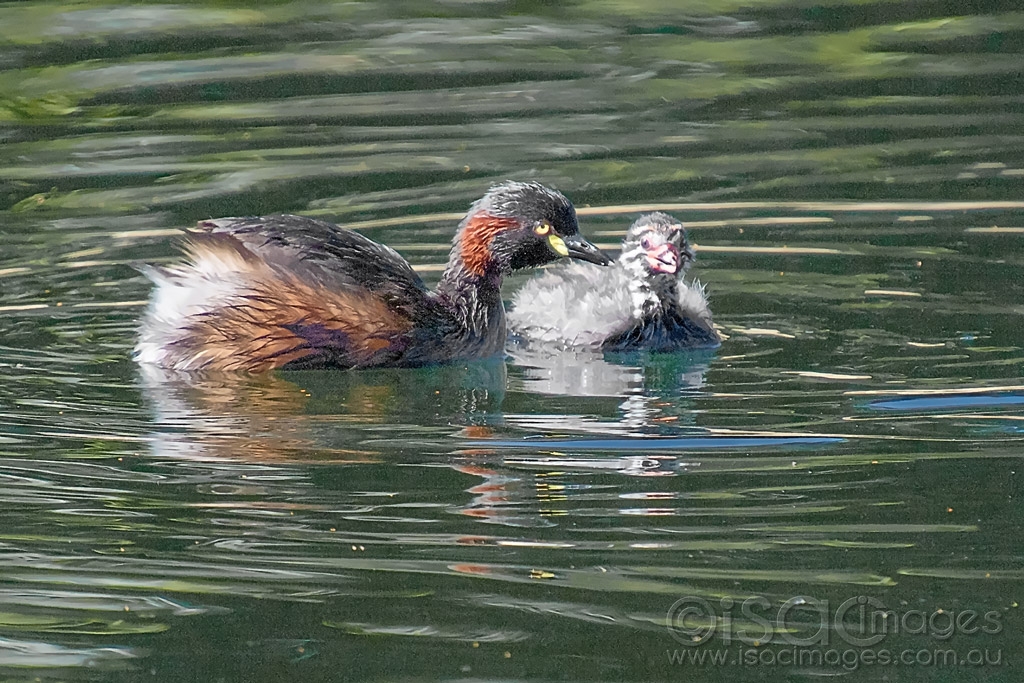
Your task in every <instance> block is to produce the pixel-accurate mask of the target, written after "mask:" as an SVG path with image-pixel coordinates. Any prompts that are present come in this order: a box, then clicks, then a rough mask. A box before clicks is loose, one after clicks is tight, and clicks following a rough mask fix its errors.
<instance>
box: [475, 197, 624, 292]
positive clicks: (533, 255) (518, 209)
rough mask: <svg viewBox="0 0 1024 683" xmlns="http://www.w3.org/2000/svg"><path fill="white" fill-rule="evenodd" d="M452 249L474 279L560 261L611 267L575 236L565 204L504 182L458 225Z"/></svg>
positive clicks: (571, 213) (573, 220)
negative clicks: (585, 262)
mask: <svg viewBox="0 0 1024 683" xmlns="http://www.w3.org/2000/svg"><path fill="white" fill-rule="evenodd" d="M455 249H456V250H457V252H458V255H459V256H460V257H461V259H462V264H463V266H464V267H465V268H466V269H467V270H468V271H470V272H471V273H473V274H475V275H479V276H483V275H485V274H487V273H488V272H492V273H495V274H506V273H509V272H511V271H513V270H519V269H520V268H533V267H536V266H541V265H544V264H545V263H549V262H551V261H554V260H555V259H558V258H561V257H563V256H566V257H569V258H575V259H580V260H583V261H589V262H591V263H596V264H599V265H608V264H609V263H611V259H609V258H608V257H607V256H606V255H605V254H604V253H603V252H602V251H601V250H600V249H598V248H597V247H595V246H594V245H593V244H591V243H590V242H588V241H587V240H585V239H583V237H582V235H580V231H579V226H578V225H577V224H576V209H574V208H573V206H572V204H571V203H570V202H569V200H568V199H566V198H565V196H564V195H563V194H562V193H560V192H556V191H555V190H552V189H550V188H547V187H544V186H543V185H540V184H539V183H519V182H514V181H508V182H504V183H501V184H500V185H495V186H494V187H492V188H491V189H490V191H489V192H488V193H487V194H486V195H484V196H483V197H482V198H481V199H480V200H478V201H477V202H476V203H474V204H473V206H472V207H471V208H470V210H469V213H468V214H467V215H466V218H465V219H464V220H463V221H462V224H461V225H460V229H459V233H458V235H456V237H455Z"/></svg>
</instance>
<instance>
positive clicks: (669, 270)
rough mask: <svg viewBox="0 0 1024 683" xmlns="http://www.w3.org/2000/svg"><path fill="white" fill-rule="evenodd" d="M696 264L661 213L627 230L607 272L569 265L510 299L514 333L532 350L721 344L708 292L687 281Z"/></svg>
mask: <svg viewBox="0 0 1024 683" xmlns="http://www.w3.org/2000/svg"><path fill="white" fill-rule="evenodd" d="M693 261H694V251H693V248H692V247H691V246H690V244H689V243H688V242H687V241H686V231H685V229H684V228H683V226H682V224H681V223H680V222H679V221H678V220H676V219H675V218H673V217H671V216H669V215H667V214H664V213H652V214H647V215H644V216H641V217H640V218H639V219H638V220H637V221H636V222H634V223H633V225H631V226H630V228H629V230H628V231H627V233H626V238H625V240H624V241H623V247H622V254H621V255H620V256H619V259H618V260H617V261H616V262H615V263H614V264H613V265H612V267H610V268H607V269H600V270H598V269H596V268H591V267H588V266H587V265H586V264H577V263H569V264H565V265H564V266H561V267H555V268H551V269H549V270H548V271H546V272H544V273H542V274H540V275H538V276H536V277H534V278H533V279H531V280H530V281H529V282H527V283H526V285H524V286H523V288H522V289H520V290H519V291H518V292H516V294H515V296H514V297H513V301H512V303H513V305H512V309H511V310H510V312H509V326H510V329H511V331H512V333H513V335H514V336H515V337H517V338H518V339H520V340H521V341H523V342H525V343H527V344H530V345H531V346H533V347H537V346H548V347H554V348H574V347H575V348H599V349H602V350H605V351H630V350H639V349H646V350H651V351H675V350H681V349H694V348H712V347H715V346H718V345H719V344H720V343H721V336H720V335H719V333H718V332H717V331H716V330H715V328H714V325H713V324H712V319H711V310H710V309H709V308H708V303H707V298H706V296H705V294H704V288H703V287H702V286H701V285H700V283H697V282H691V283H687V282H686V281H685V280H684V275H685V273H686V271H687V269H688V268H689V266H690V265H691V264H692V263H693Z"/></svg>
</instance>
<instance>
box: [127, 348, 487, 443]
mask: <svg viewBox="0 0 1024 683" xmlns="http://www.w3.org/2000/svg"><path fill="white" fill-rule="evenodd" d="M505 382H506V371H505V363H504V362H503V361H500V360H495V361H486V362H484V361H481V362H474V363H469V364H462V365H450V366H438V367H431V368H422V369H415V370H368V371H362V372H338V371H294V372H280V373H277V374H270V373H267V374H262V375H244V374H232V373H221V374H212V373H211V374H204V375H185V374H180V373H175V372H173V371H165V370H161V369H159V368H156V367H153V366H149V367H144V368H143V371H142V374H141V384H142V389H143V392H144V394H145V396H146V398H147V402H148V404H149V405H150V406H151V410H152V412H153V415H154V425H155V427H156V430H155V433H154V434H153V438H152V443H153V450H154V455H157V456H160V457H177V458H190V459H208V458H214V459H221V458H226V459H234V460H246V461H253V460H258V461H262V462H303V461H316V462H332V461H343V462H360V461H367V460H381V459H382V458H383V456H382V454H381V450H380V449H378V448H376V447H374V446H369V447H368V446H367V444H366V442H367V441H370V440H372V441H378V440H379V439H380V437H381V427H382V426H384V425H388V426H391V427H392V428H393V430H394V431H398V432H403V433H407V434H408V433H413V434H416V433H418V435H419V436H421V437H424V438H427V439H430V438H436V436H437V428H439V427H440V428H442V429H444V431H445V433H446V434H448V435H450V434H451V432H452V431H454V430H453V429H452V425H474V424H489V423H491V422H492V421H493V420H495V419H498V417H496V416H500V412H499V411H500V408H501V403H502V401H503V398H504V393H505ZM392 433H393V432H392Z"/></svg>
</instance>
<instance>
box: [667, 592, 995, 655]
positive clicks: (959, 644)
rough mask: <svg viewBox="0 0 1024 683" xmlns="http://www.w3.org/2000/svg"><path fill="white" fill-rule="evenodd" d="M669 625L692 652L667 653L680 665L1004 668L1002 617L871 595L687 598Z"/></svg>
mask: <svg viewBox="0 0 1024 683" xmlns="http://www.w3.org/2000/svg"><path fill="white" fill-rule="evenodd" d="M666 623H667V624H668V629H669V632H670V633H671V634H672V637H673V638H674V639H675V640H676V642H678V643H679V644H680V645H683V646H685V647H684V648H682V649H675V650H668V651H666V654H667V655H668V658H669V662H670V663H672V664H676V665H680V666H724V665H734V666H796V667H841V668H843V669H846V670H856V669H858V668H861V667H868V666H918V667H946V666H975V667H980V666H1003V665H1004V662H1003V653H1002V649H1001V648H999V647H998V645H999V643H998V641H997V640H996V637H997V636H999V634H1001V633H1002V632H1003V613H1002V612H1000V611H998V610H988V611H979V610H972V609H964V610H959V611H953V610H945V609H934V610H922V609H891V608H889V607H887V606H886V605H885V604H884V603H883V602H882V601H881V600H879V599H878V598H874V597H871V596H866V595H860V596H856V597H852V598H848V599H846V600H843V601H842V602H840V603H838V604H835V603H834V602H830V601H828V600H819V599H817V598H814V597H810V596H795V597H792V598H790V599H788V600H786V601H785V602H783V603H782V604H781V605H778V604H776V605H773V604H772V603H771V602H770V601H769V600H767V599H766V598H764V597H760V596H755V597H751V598H747V599H745V600H743V601H739V602H737V601H736V600H733V599H732V598H728V597H726V598H722V599H721V600H718V601H715V602H712V601H709V600H706V599H704V598H701V597H698V596H686V597H683V598H680V599H679V600H676V601H675V602H674V603H673V604H672V606H671V607H670V608H669V611H668V615H667V621H666ZM954 636H956V638H955V639H954ZM911 645H916V646H917V647H911ZM701 646H705V647H701Z"/></svg>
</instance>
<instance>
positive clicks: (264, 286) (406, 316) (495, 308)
mask: <svg viewBox="0 0 1024 683" xmlns="http://www.w3.org/2000/svg"><path fill="white" fill-rule="evenodd" d="M186 255H187V259H186V261H185V263H183V264H179V265H175V266H170V267H167V268H162V269H156V268H153V269H150V270H149V271H148V273H149V276H150V277H151V279H153V281H154V282H155V284H156V285H157V287H156V290H155V292H154V294H153V299H152V301H151V304H150V307H149V310H148V311H147V314H146V316H145V318H144V320H143V323H142V328H141V333H140V339H139V343H138V345H137V347H136V358H137V359H138V360H139V361H140V362H144V363H154V364H157V365H161V366H163V367H169V368H174V369H178V370H202V369H207V370H246V371H257V372H258V371H264V370H269V369H273V368H278V367H289V368H304V367H327V366H333V367H343V368H355V367H375V366H392V367H394V366H398V367H403V366H419V365H427V364H432V363H439V362H447V361H453V360H465V359H472V358H483V357H488V356H491V355H494V354H496V353H498V352H499V351H500V350H501V349H502V348H503V346H504V341H505V336H506V330H505V313H504V307H503V306H502V302H501V296H500V293H499V287H500V285H501V280H502V278H503V276H504V275H506V274H507V273H509V272H511V271H512V270H515V269H518V268H525V267H531V266H536V265H541V264H543V263H547V262H549V261H552V260H554V259H556V258H558V257H559V256H562V255H569V256H574V257H576V258H586V259H589V260H592V261H594V262H607V257H605V256H604V255H603V254H601V253H600V252H599V251H598V250H597V249H596V248H594V247H593V246H592V245H590V244H589V243H587V242H586V241H585V240H583V239H582V238H581V237H580V235H579V232H578V227H577V224H576V214H575V210H574V209H573V207H572V204H570V203H569V201H568V200H567V199H566V198H565V197H564V196H562V195H561V194H559V193H557V192H555V191H553V190H550V189H548V188H545V187H543V186H541V185H538V184H536V183H513V182H509V183H504V184H502V185H498V186H496V187H494V188H492V189H491V191H490V192H488V194H487V195H485V196H484V197H483V198H482V199H481V200H479V201H478V202H476V203H475V204H474V205H473V206H472V207H471V209H470V212H469V214H468V215H467V216H466V218H465V219H464V220H463V221H462V223H461V224H460V227H459V231H458V233H457V235H456V237H455V239H454V240H453V246H452V251H451V255H450V258H449V262H448V266H447V268H446V270H445V273H444V275H443V276H442V278H441V282H440V284H439V286H438V288H437V290H435V291H433V292H432V291H430V290H429V289H428V288H427V287H426V285H425V284H424V283H423V281H422V280H421V279H420V277H419V276H418V275H417V274H416V273H415V272H414V271H413V269H412V267H411V266H410V265H409V263H408V262H407V261H405V259H403V258H402V257H401V256H400V255H399V254H398V253H397V252H395V251H394V250H393V249H391V248H390V247H387V246H385V245H382V244H378V243H376V242H374V241H373V240H370V239H368V238H367V237H364V236H363V235H360V234H358V233H356V232H352V231H350V230H345V229H342V228H339V227H337V226H335V225H333V224H331V223H326V222H323V221H318V220H314V219H311V218H304V217H300V216H267V217H262V218H222V219H216V220H208V221H202V222H200V223H199V224H198V226H197V227H196V229H195V230H194V231H193V232H192V233H191V234H190V236H189V241H188V245H187V247H186Z"/></svg>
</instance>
